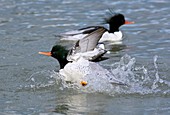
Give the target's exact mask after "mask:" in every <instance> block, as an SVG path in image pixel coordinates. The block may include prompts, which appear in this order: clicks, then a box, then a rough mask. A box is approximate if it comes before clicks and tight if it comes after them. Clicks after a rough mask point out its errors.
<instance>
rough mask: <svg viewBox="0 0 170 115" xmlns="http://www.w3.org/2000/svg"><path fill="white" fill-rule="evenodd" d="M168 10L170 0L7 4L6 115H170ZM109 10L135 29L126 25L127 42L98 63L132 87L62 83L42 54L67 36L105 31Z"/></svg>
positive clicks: (2, 49) (0, 106)
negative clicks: (102, 28)
mask: <svg viewBox="0 0 170 115" xmlns="http://www.w3.org/2000/svg"><path fill="white" fill-rule="evenodd" d="M169 6H170V1H169V0H119V1H114V0H91V1H90V0H89V1H87V0H0V40H1V41H0V60H1V61H0V114H1V115H48V114H49V115H59V114H68V115H87V114H88V115H98V114H99V115H101V114H102V115H113V114H114V115H169V114H170V67H169V64H170V61H169V59H170V13H169V12H170V7H169ZM108 8H110V9H112V10H113V11H114V12H119V13H123V14H124V15H125V17H126V19H127V20H129V21H135V24H133V25H124V26H122V27H121V30H122V31H123V33H124V38H125V39H124V40H123V43H122V44H119V45H108V46H107V47H108V48H109V49H110V54H107V55H106V56H107V57H109V59H108V60H105V61H102V62H100V63H99V64H100V65H102V66H104V67H105V68H107V69H109V70H111V71H112V72H113V74H115V75H117V76H118V77H119V78H120V79H122V80H124V81H126V82H127V83H128V84H129V85H130V86H131V87H125V88H118V89H110V88H108V87H107V85H106V84H104V83H103V82H101V81H100V82H101V83H103V84H102V85H100V84H97V85H95V84H93V85H91V88H92V89H93V90H91V89H88V88H89V87H87V89H86V87H85V88H83V89H81V88H80V89H79V88H76V87H74V86H67V84H63V82H62V81H61V79H59V76H58V75H57V70H59V65H58V62H57V61H56V60H55V59H53V58H49V57H45V56H41V55H39V54H38V52H39V51H48V50H50V49H51V47H52V46H53V45H54V44H55V43H60V44H62V43H61V42H60V41H59V38H57V37H55V36H56V35H59V34H60V33H63V32H66V31H69V30H73V29H78V28H81V27H86V26H89V25H99V24H100V25H101V24H102V21H103V18H104V17H106V16H107V15H106V14H107V11H108ZM63 44H64V45H69V43H68V42H66V43H63ZM95 82H96V81H94V83H95ZM105 85H106V87H105Z"/></svg>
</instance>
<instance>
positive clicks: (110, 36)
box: [99, 31, 123, 42]
mask: <svg viewBox="0 0 170 115" xmlns="http://www.w3.org/2000/svg"><path fill="white" fill-rule="evenodd" d="M122 37H123V34H122V32H121V31H119V32H114V33H109V32H105V33H104V34H103V36H102V38H101V39H100V41H99V42H103V41H113V42H117V41H121V40H122V39H123V38H122Z"/></svg>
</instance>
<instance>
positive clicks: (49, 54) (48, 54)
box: [38, 52, 52, 56]
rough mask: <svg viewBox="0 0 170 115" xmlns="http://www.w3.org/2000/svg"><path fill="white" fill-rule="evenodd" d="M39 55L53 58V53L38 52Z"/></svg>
mask: <svg viewBox="0 0 170 115" xmlns="http://www.w3.org/2000/svg"><path fill="white" fill-rule="evenodd" d="M38 53H39V54H42V55H46V56H51V55H52V54H51V52H38Z"/></svg>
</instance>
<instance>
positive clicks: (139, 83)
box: [21, 55, 170, 95]
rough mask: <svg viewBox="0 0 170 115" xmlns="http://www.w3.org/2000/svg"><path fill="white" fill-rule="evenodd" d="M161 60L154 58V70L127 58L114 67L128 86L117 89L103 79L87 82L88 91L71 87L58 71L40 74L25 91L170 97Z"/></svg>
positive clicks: (91, 79)
mask: <svg viewBox="0 0 170 115" xmlns="http://www.w3.org/2000/svg"><path fill="white" fill-rule="evenodd" d="M157 58H158V56H154V58H153V67H152V68H147V67H145V65H143V66H141V67H138V66H136V59H135V58H131V57H130V56H129V55H125V56H123V57H122V58H121V59H120V61H119V62H116V63H113V64H112V65H111V66H110V71H111V72H112V74H113V76H114V77H116V78H117V79H119V80H120V81H122V82H123V83H125V85H115V84H111V83H110V82H108V80H106V79H104V78H102V77H101V78H99V76H93V75H91V76H87V77H86V78H85V79H86V80H87V81H88V85H87V86H85V87H82V86H80V84H77V83H74V84H67V83H66V82H65V81H64V78H63V77H62V76H61V75H59V73H58V72H54V71H41V72H36V73H34V74H32V75H31V76H30V78H29V79H27V80H26V82H27V83H28V85H26V86H22V87H21V89H22V88H23V89H27V90H28V89H29V90H31V89H34V90H39V89H42V88H49V87H51V86H55V85H57V87H58V89H59V90H65V89H73V90H77V91H80V92H86V93H96V92H99V93H104V94H108V95H127V94H138V95H148V94H151V95H152V94H153V95H155V94H158V95H169V93H170V92H169V91H170V90H169V88H170V81H168V80H167V79H166V78H162V77H161V76H159V66H158V64H157Z"/></svg>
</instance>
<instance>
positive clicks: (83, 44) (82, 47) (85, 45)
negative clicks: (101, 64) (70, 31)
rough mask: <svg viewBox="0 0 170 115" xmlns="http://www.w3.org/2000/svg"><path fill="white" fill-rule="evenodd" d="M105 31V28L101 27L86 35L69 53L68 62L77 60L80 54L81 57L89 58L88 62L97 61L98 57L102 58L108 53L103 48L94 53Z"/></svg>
mask: <svg viewBox="0 0 170 115" xmlns="http://www.w3.org/2000/svg"><path fill="white" fill-rule="evenodd" d="M105 31H106V29H105V28H103V27H100V28H98V29H97V30H95V31H94V32H92V33H90V34H88V35H86V36H85V37H84V38H83V39H81V40H78V41H77V42H76V44H75V45H74V46H73V48H72V49H71V50H70V51H69V53H68V55H67V60H77V59H78V58H79V57H80V55H78V54H80V53H81V56H83V57H85V58H87V59H88V60H93V59H96V58H97V57H98V56H100V55H101V56H102V55H103V54H104V53H106V51H105V50H104V49H101V48H99V49H98V52H96V51H94V49H95V48H96V46H97V44H98V41H99V40H100V38H101V37H102V35H103V33H104V32H105ZM102 50H104V51H102ZM99 51H100V52H99ZM101 52H102V54H101ZM82 53H85V54H82ZM96 56H97V57H96Z"/></svg>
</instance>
